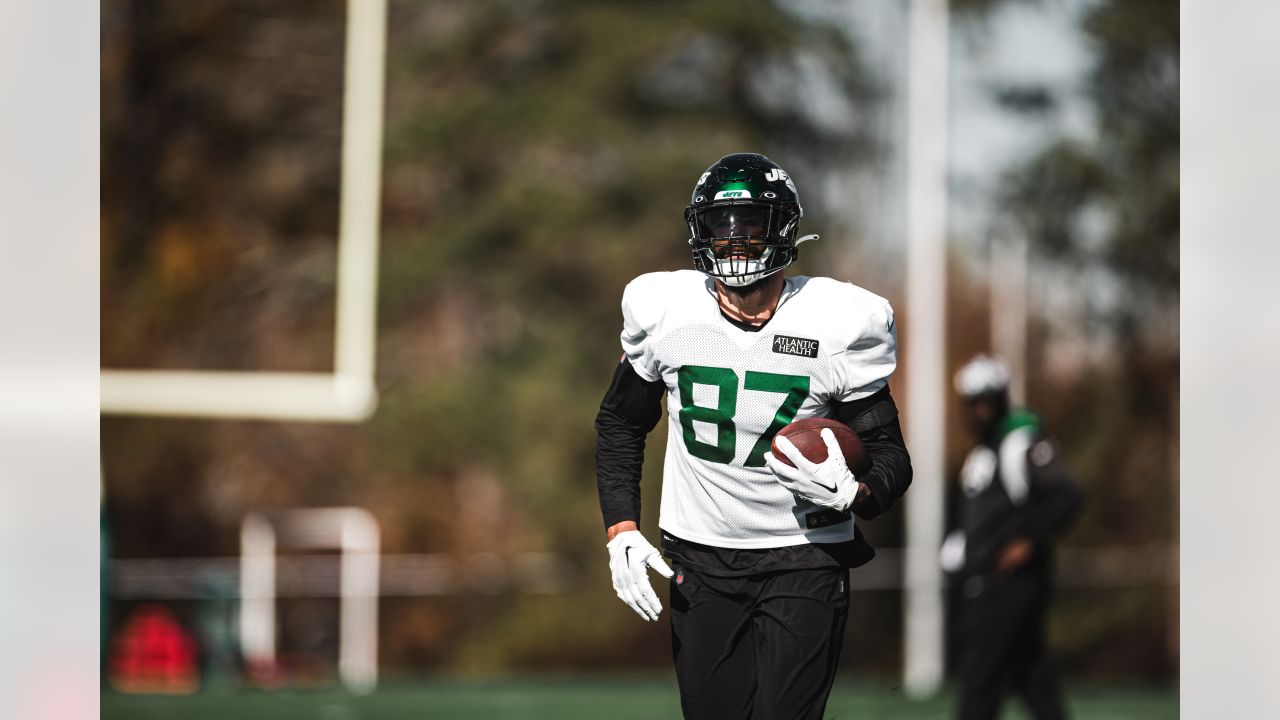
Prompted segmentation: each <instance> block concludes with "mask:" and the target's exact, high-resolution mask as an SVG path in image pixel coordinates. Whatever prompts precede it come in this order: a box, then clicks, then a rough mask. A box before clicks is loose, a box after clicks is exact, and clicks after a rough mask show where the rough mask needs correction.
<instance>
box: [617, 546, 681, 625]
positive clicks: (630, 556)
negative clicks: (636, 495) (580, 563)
mask: <svg viewBox="0 0 1280 720" xmlns="http://www.w3.org/2000/svg"><path fill="white" fill-rule="evenodd" d="M608 548H609V570H611V571H612V572H613V590H614V592H616V593H618V597H620V598H622V602H624V603H626V604H627V605H630V606H631V609H632V610H635V611H636V614H637V615H639V616H640V617H642V618H644V619H645V620H657V619H658V614H659V613H661V612H662V603H661V602H659V601H658V596H657V594H656V593H654V592H653V586H652V585H650V584H649V574H648V568H653V569H654V570H657V571H658V573H659V574H660V575H662V576H663V577H668V578H669V577H671V576H672V575H674V574H675V573H673V572H672V571H671V568H669V567H667V563H666V562H664V561H663V559H662V554H661V553H659V552H658V549H657V548H655V547H654V546H652V545H650V544H649V541H648V540H645V539H644V535H641V534H640V531H639V530H624V531H622V532H620V533H618V534H617V535H616V536H614V538H613V539H612V540H610V541H609V545H608Z"/></svg>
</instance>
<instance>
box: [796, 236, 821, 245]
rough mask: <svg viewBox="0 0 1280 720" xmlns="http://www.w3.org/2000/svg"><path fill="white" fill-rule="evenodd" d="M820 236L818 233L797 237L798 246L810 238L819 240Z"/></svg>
mask: <svg viewBox="0 0 1280 720" xmlns="http://www.w3.org/2000/svg"><path fill="white" fill-rule="evenodd" d="M818 237H819V236H817V235H805V236H803V237H800V238H797V239H796V245H797V246H799V245H800V243H803V242H809V241H810V240H817V239H818Z"/></svg>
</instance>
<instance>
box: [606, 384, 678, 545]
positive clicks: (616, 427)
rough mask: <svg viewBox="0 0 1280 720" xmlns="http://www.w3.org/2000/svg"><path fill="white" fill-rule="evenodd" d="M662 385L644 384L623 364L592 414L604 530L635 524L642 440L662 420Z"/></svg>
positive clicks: (638, 496) (638, 500)
mask: <svg viewBox="0 0 1280 720" xmlns="http://www.w3.org/2000/svg"><path fill="white" fill-rule="evenodd" d="M665 391H666V386H665V385H664V384H663V383H662V382H661V381H657V380H655V381H653V382H649V381H647V380H645V379H644V378H642V377H640V375H639V374H637V373H636V371H635V368H633V367H632V366H631V363H630V362H627V360H626V359H623V360H622V362H620V363H618V367H617V369H616V370H614V373H613V381H612V382H611V383H609V390H608V391H607V392H606V393H605V395H604V400H602V401H601V403H600V412H599V413H597V414H596V488H597V490H599V492H600V511H601V513H603V514H604V526H605V527H606V528H609V527H612V526H613V525H616V524H618V523H620V522H623V521H625V520H634V521H635V522H637V523H638V522H640V472H641V471H640V468H641V465H642V464H643V462H644V441H645V436H646V435H648V434H649V432H650V431H651V430H653V428H654V427H656V426H657V425H658V419H659V418H661V417H662V395H663V393H664V392H665Z"/></svg>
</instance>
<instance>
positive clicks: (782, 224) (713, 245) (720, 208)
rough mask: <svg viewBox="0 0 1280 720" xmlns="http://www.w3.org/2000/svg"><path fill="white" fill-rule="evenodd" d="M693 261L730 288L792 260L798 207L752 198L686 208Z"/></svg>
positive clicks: (770, 272) (766, 274) (755, 279)
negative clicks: (754, 200)
mask: <svg viewBox="0 0 1280 720" xmlns="http://www.w3.org/2000/svg"><path fill="white" fill-rule="evenodd" d="M685 219H686V221H687V222H688V223H689V231H690V234H691V236H692V237H691V238H690V240H689V244H690V245H691V246H692V250H693V265H694V267H695V268H696V269H698V270H700V271H702V272H704V273H706V274H707V275H710V276H712V277H714V278H716V279H717V280H719V281H721V282H723V283H724V284H725V285H728V286H730V287H745V286H747V285H751V284H752V283H755V282H757V281H759V280H761V279H763V278H765V277H767V276H769V275H772V274H773V273H775V272H777V271H779V270H782V269H783V268H785V267H787V266H788V265H790V264H791V263H792V262H793V261H794V260H795V255H796V249H795V231H796V227H797V224H798V222H799V220H800V212H799V207H798V206H795V205H774V204H769V203H756V202H751V201H737V200H735V201H730V202H721V203H714V204H712V205H707V206H703V207H691V208H689V209H688V210H687V211H686V212H685Z"/></svg>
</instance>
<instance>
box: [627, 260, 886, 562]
mask: <svg viewBox="0 0 1280 720" xmlns="http://www.w3.org/2000/svg"><path fill="white" fill-rule="evenodd" d="M622 317H623V330H622V348H623V351H624V352H625V353H626V356H627V359H628V360H630V362H631V365H632V367H634V368H635V370H636V372H637V373H638V374H639V375H640V377H642V378H644V379H645V380H649V381H655V380H661V381H662V382H663V383H664V384H665V385H666V386H667V413H668V426H669V432H668V436H667V456H666V463H665V466H664V469H663V485H662V510H661V515H660V518H659V521H658V524H659V526H660V527H661V528H662V529H663V530H664V531H666V532H668V533H670V534H672V535H675V536H677V537H680V538H683V539H685V540H691V541H693V542H697V543H703V544H706V545H713V546H716V547H730V548H770V547H783V546H788V545H800V544H802V543H809V542H822V543H830V542H841V541H845V540H851V539H852V538H853V536H854V535H853V520H852V518H850V519H849V520H847V521H844V522H839V523H837V524H834V525H828V526H826V527H820V528H817V529H809V528H807V526H806V522H805V516H806V515H807V514H808V513H811V512H815V511H819V510H822V508H821V507H820V506H817V505H814V504H812V503H809V502H808V501H805V500H800V499H798V498H796V497H795V496H793V495H792V494H791V493H790V492H788V491H787V490H786V489H785V488H783V487H782V485H780V484H779V483H778V481H777V479H776V478H775V477H774V475H773V473H772V472H771V471H770V470H769V468H768V466H767V465H765V463H764V454H765V453H766V452H769V448H770V441H771V440H772V437H773V435H774V434H775V433H776V432H777V431H778V430H779V429H780V428H782V427H783V426H785V425H787V424H788V423H790V422H792V421H793V420H799V419H802V418H808V417H826V416H830V415H831V414H832V403H834V402H842V401H850V400H857V399H860V398H864V397H867V396H868V395H871V394H872V393H874V392H876V391H877V390H880V389H881V388H883V387H884V386H885V385H886V384H887V383H888V381H889V376H890V375H892V374H893V370H894V368H895V367H896V365H897V344H898V343H897V332H896V329H895V327H894V322H893V310H892V308H890V307H889V303H888V302H887V301H886V300H885V299H884V298H882V297H879V296H878V295H875V294H874V293H871V292H869V291H867V290H863V289H862V288H860V287H858V286H856V285H853V284H850V283H844V282H838V281H836V280H832V279H830V278H822V277H804V276H796V277H789V278H787V279H786V285H785V287H784V289H783V291H782V299H781V301H780V302H779V304H778V309H777V311H776V312H775V313H774V316H773V318H772V319H770V320H769V322H768V323H767V324H766V325H765V326H764V327H763V328H762V329H760V330H759V331H757V332H748V331H746V330H742V329H740V328H738V327H736V326H734V325H733V324H732V323H730V322H729V321H728V320H726V319H725V318H724V316H722V315H721V314H720V307H719V304H718V303H717V301H716V296H715V285H714V281H713V280H712V279H710V278H708V277H707V276H706V275H703V274H702V273H700V272H697V271H695V270H678V271H676V272H659V273H649V274H647V275H641V276H640V277H638V278H636V279H635V280H632V281H631V283H630V284H629V285H627V289H626V291H625V292H623V295H622Z"/></svg>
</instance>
